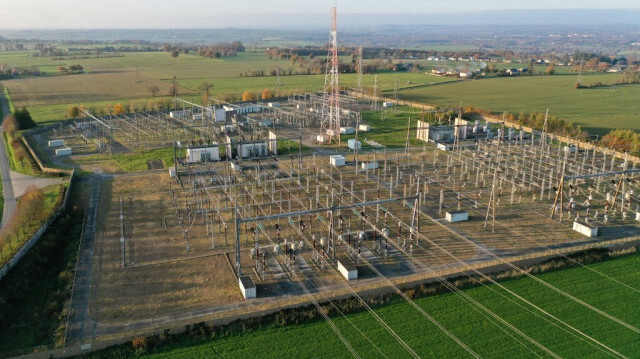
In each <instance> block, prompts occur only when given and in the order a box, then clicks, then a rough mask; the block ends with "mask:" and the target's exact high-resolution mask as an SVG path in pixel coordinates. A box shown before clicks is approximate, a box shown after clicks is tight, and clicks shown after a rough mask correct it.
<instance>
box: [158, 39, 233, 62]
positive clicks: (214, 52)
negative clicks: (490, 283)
mask: <svg viewBox="0 0 640 359" xmlns="http://www.w3.org/2000/svg"><path fill="white" fill-rule="evenodd" d="M162 51H164V52H168V53H169V54H170V55H171V56H172V57H173V58H176V57H178V56H179V55H180V54H188V53H190V52H195V53H197V54H198V56H202V57H210V58H220V57H227V56H236V55H237V54H238V53H239V52H244V51H245V47H244V45H243V44H242V42H240V41H233V42H218V43H215V44H209V45H181V44H179V45H173V44H169V43H164V44H162Z"/></svg>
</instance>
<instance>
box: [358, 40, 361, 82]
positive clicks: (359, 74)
mask: <svg viewBox="0 0 640 359" xmlns="http://www.w3.org/2000/svg"><path fill="white" fill-rule="evenodd" d="M358 90H359V91H362V46H360V47H359V48H358Z"/></svg>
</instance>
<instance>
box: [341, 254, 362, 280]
mask: <svg viewBox="0 0 640 359" xmlns="http://www.w3.org/2000/svg"><path fill="white" fill-rule="evenodd" d="M338 270H339V271H340V274H342V276H343V277H344V278H345V279H346V280H353V279H358V268H356V266H354V265H353V264H351V263H350V262H349V261H348V259H338Z"/></svg>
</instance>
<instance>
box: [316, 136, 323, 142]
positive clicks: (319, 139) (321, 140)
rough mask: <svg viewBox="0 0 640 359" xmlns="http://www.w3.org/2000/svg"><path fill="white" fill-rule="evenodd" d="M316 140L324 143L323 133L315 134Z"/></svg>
mask: <svg viewBox="0 0 640 359" xmlns="http://www.w3.org/2000/svg"><path fill="white" fill-rule="evenodd" d="M316 141H318V142H319V143H324V136H323V135H317V136H316Z"/></svg>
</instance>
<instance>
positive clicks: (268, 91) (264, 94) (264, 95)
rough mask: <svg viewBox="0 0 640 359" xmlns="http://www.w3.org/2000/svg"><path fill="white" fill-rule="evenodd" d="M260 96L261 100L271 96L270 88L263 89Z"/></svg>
mask: <svg viewBox="0 0 640 359" xmlns="http://www.w3.org/2000/svg"><path fill="white" fill-rule="evenodd" d="M261 97H262V99H263V100H268V99H270V98H272V97H273V94H272V93H271V90H269V89H264V90H262V96H261Z"/></svg>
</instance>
